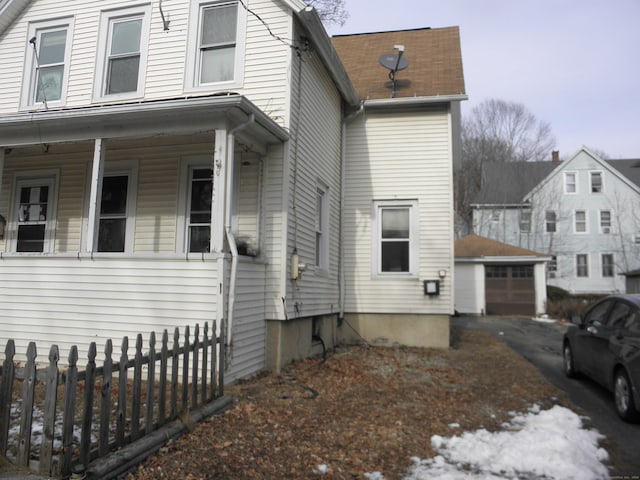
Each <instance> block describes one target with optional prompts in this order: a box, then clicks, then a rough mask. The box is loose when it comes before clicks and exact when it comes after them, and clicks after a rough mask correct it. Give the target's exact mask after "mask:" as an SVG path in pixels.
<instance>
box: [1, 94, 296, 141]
mask: <svg viewBox="0 0 640 480" xmlns="http://www.w3.org/2000/svg"><path fill="white" fill-rule="evenodd" d="M251 114H253V115H254V116H255V122H254V123H253V124H252V125H251V126H250V128H248V129H247V132H246V133H247V135H252V136H253V137H254V138H255V139H256V140H259V141H261V142H262V143H263V144H265V145H266V144H274V143H280V142H284V141H286V140H287V139H288V138H289V134H288V133H287V132H286V131H285V130H284V129H283V128H282V127H280V126H279V125H278V124H277V123H276V122H274V121H273V120H272V119H271V118H270V117H268V116H267V115H266V114H265V113H264V112H263V111H262V110H260V109H259V108H258V107H256V106H255V105H254V104H253V103H252V102H251V101H249V100H247V98H246V97H244V96H241V95H230V96H216V97H192V98H184V99H174V100H164V101H153V102H142V103H132V104H118V105H103V106H97V107H87V108H78V109H68V110H49V111H39V112H30V113H19V114H15V115H5V116H2V117H0V146H1V147H17V146H25V145H35V144H41V143H57V142H64V141H81V140H89V139H94V138H126V137H137V136H147V135H156V134H172V133H176V134H177V133H197V132H205V131H211V130H214V129H216V128H227V127H229V126H231V127H233V126H234V125H235V124H238V123H242V122H243V121H245V120H246V119H247V117H249V116H250V115H251Z"/></svg>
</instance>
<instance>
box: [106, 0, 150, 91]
mask: <svg viewBox="0 0 640 480" xmlns="http://www.w3.org/2000/svg"><path fill="white" fill-rule="evenodd" d="M150 17H151V11H150V7H149V6H148V5H146V6H144V5H143V6H140V7H132V8H126V9H120V10H109V11H105V12H102V16H101V20H100V36H99V39H98V42H99V53H98V61H99V63H98V67H97V68H96V86H95V91H94V97H96V99H103V98H106V99H108V98H113V99H119V98H136V97H141V96H143V95H144V77H145V73H146V59H147V39H148V38H149V22H150Z"/></svg>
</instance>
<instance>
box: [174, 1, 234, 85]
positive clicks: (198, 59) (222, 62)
mask: <svg viewBox="0 0 640 480" xmlns="http://www.w3.org/2000/svg"><path fill="white" fill-rule="evenodd" d="M245 26H246V11H245V9H244V8H241V7H240V4H239V2H238V1H237V0H227V1H208V2H207V1H202V0H192V2H191V20H190V23H189V35H190V37H189V47H188V51H187V62H186V66H187V70H186V85H185V89H186V90H194V89H196V90H198V89H203V88H210V87H211V86H215V85H218V84H220V85H224V86H239V85H241V83H242V77H243V72H244V37H245V36H246V32H245Z"/></svg>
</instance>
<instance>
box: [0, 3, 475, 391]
mask: <svg viewBox="0 0 640 480" xmlns="http://www.w3.org/2000/svg"><path fill="white" fill-rule="evenodd" d="M0 9H1V10H0V11H2V16H1V19H0V62H1V64H2V65H3V68H2V69H1V70H0V216H1V218H0V226H1V227H2V229H1V230H2V231H1V232H0V236H1V238H0V304H2V309H0V343H1V342H3V341H5V340H6V339H8V338H13V339H14V340H15V342H16V349H17V350H18V351H19V352H23V351H26V345H27V343H28V342H29V341H33V340H35V341H36V342H37V344H38V348H39V349H40V350H41V351H45V349H48V346H49V345H51V344H57V345H58V346H59V347H60V350H61V357H62V358H66V355H65V351H68V349H69V348H70V347H71V346H72V345H77V346H78V347H79V351H80V355H81V356H82V355H84V353H85V352H86V350H87V348H88V346H89V343H90V342H92V341H95V342H97V344H98V346H100V345H104V343H105V342H106V340H107V339H115V340H116V341H118V340H119V339H120V338H121V337H123V336H125V335H128V336H133V335H135V334H137V333H141V334H143V335H144V336H148V335H150V333H151V332H156V333H158V334H159V333H161V332H162V330H164V329H169V330H170V331H172V330H173V329H174V328H175V327H180V329H181V330H182V329H183V327H184V326H186V325H190V326H193V325H194V324H200V325H202V324H203V323H204V322H211V321H213V320H216V321H217V322H218V324H219V322H221V321H222V320H224V321H225V322H226V323H227V324H228V326H229V329H228V336H227V338H226V343H227V346H228V351H229V352H230V353H229V365H228V367H229V371H228V372H227V376H226V378H227V379H228V380H230V381H232V380H234V379H236V378H240V377H244V376H248V375H251V374H254V373H256V372H258V371H260V370H263V369H265V368H273V369H278V368H280V367H281V366H282V365H284V364H286V363H287V362H289V361H291V360H293V359H296V358H301V357H305V356H309V355H314V354H318V353H321V352H322V350H323V348H326V347H330V346H332V345H334V344H335V343H337V342H339V341H342V340H348V339H349V336H350V335H353V331H354V330H355V331H357V332H358V334H359V335H361V336H365V337H369V338H374V339H386V340H387V341H388V343H403V342H405V341H406V339H410V338H411V331H412V329H413V328H414V327H415V325H416V324H417V322H421V323H420V328H421V331H423V332H424V334H423V335H422V336H421V337H420V338H421V339H420V342H421V343H422V344H424V345H447V344H448V316H449V315H450V314H451V313H452V312H453V299H452V288H451V285H452V283H451V282H452V275H453V268H452V266H453V248H452V245H453V242H452V238H453V236H452V232H453V228H452V200H451V199H452V182H451V165H452V161H453V156H454V155H455V145H456V141H455V138H456V137H457V136H458V134H459V131H458V126H459V102H460V101H462V100H464V99H466V95H465V93H464V82H463V77H462V62H461V57H460V46H459V37H458V30H457V28H450V29H442V31H439V30H440V29H434V30H433V31H430V30H427V29H425V30H424V31H422V32H418V33H416V34H407V35H408V36H407V38H405V37H404V36H403V35H404V34H402V33H397V34H395V35H396V36H398V38H394V37H393V36H390V37H386V38H382V37H384V35H381V38H382V39H381V40H380V42H381V43H380V45H379V47H380V48H382V46H383V45H384V48H385V49H384V50H382V51H380V53H381V54H382V53H385V52H386V51H387V50H388V49H391V50H392V51H393V48H394V45H396V44H398V43H399V42H401V41H405V42H406V43H407V45H408V48H407V53H406V56H407V58H409V59H410V61H411V64H410V66H409V68H407V69H406V71H405V72H402V73H403V75H406V76H405V77H404V79H405V80H407V79H410V80H412V81H413V82H415V83H416V85H417V84H418V83H419V79H420V78H421V74H419V72H420V70H419V69H422V68H424V65H422V63H424V59H422V60H420V57H421V52H422V51H423V50H421V48H420V45H419V44H416V45H415V46H414V45H413V44H411V38H409V37H412V36H413V35H415V36H417V37H420V38H421V40H420V41H421V42H423V43H424V42H425V41H427V42H431V43H429V44H430V45H432V46H431V48H430V49H429V50H426V51H428V52H429V53H431V54H433V53H437V52H439V51H440V50H443V52H444V56H445V57H450V65H449V66H450V67H452V68H451V69H449V70H448V72H449V73H447V75H446V76H445V81H444V83H445V84H447V83H451V87H452V90H451V94H447V93H446V90H443V89H442V88H441V87H438V88H437V89H436V88H432V89H429V88H412V89H411V90H403V91H402V93H401V94H398V95H397V96H396V98H392V91H391V90H390V89H389V88H388V87H386V86H385V85H384V84H385V82H386V79H387V75H388V72H387V71H386V70H385V69H384V68H382V67H380V66H379V65H378V63H377V56H376V57H375V58H374V59H373V60H371V59H369V60H368V62H369V63H368V64H367V69H369V68H370V69H372V70H373V69H377V70H376V71H375V76H376V84H377V85H378V86H379V87H380V92H379V93H378V94H377V95H376V96H372V95H369V94H368V92H366V91H360V90H359V89H357V88H356V87H355V86H354V85H355V82H356V79H357V75H355V74H354V72H353V71H352V70H351V67H350V65H351V63H350V62H349V59H348V58H346V57H345V58H343V60H342V61H341V58H340V56H339V53H340V55H343V52H340V46H339V41H338V42H336V43H335V44H334V43H332V41H331V39H330V38H329V37H328V36H327V34H326V31H325V30H324V27H323V26H322V23H321V21H320V18H319V17H318V15H317V13H316V11H315V10H314V9H313V8H311V7H308V6H307V5H306V4H305V3H304V2H302V1H300V0H251V1H250V2H247V1H246V0H245V1H236V0H230V1H218V0H189V1H181V2H164V3H163V2H158V1H155V0H154V1H146V2H145V1H142V2H128V1H124V0H108V1H104V0H101V1H98V0H88V1H82V2H80V1H75V0H74V1H68V2H57V1H54V0H4V1H2V2H1V3H0ZM444 36H446V38H447V43H446V48H443V47H439V45H442V44H441V43H438V42H439V41H440V40H442V39H443V38H444ZM343 62H344V63H343ZM414 65H415V66H414ZM428 66H429V68H435V69H436V70H438V69H442V70H443V71H444V70H445V67H443V66H442V62H440V63H437V64H429V65H428ZM412 68H413V69H414V70H412ZM412 72H413V73H412ZM352 75H353V77H352ZM443 92H444V93H443ZM418 137H419V139H418V140H416V139H417V138H418ZM412 142H415V144H412ZM407 146H408V147H410V148H411V150H412V151H413V150H415V153H412V152H407V150H406V149H407ZM418 147H419V149H418ZM391 165H393V167H392V168H390V166H391ZM347 179H348V180H347ZM430 179H432V180H430ZM423 180H426V182H427V183H424V182H423ZM429 182H430V183H429ZM365 223H367V225H365ZM383 225H384V226H385V228H383ZM354 227H359V228H355V229H354ZM372 228H373V229H372ZM435 280H437V281H439V290H438V295H433V294H432V292H430V294H429V295H427V294H426V293H425V291H426V290H425V288H426V287H425V281H429V282H431V283H429V285H431V286H433V285H435V284H434V283H433V281H435ZM429 288H432V287H429ZM402 295H405V296H406V297H404V298H403V297H402ZM408 298H411V302H412V303H408V302H407V299H408ZM367 315H370V316H368V317H367ZM394 315H402V318H399V317H396V316H394ZM369 319H373V320H369ZM434 325H435V327H434ZM345 332H351V333H349V334H348V335H347V334H346V333H345ZM407 343H408V342H407ZM99 348H100V347H99Z"/></svg>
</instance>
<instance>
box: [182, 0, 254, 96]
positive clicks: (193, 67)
mask: <svg viewBox="0 0 640 480" xmlns="http://www.w3.org/2000/svg"><path fill="white" fill-rule="evenodd" d="M232 3H236V4H237V8H238V23H237V26H236V52H235V53H236V55H235V63H234V74H233V80H229V81H225V82H215V83H207V84H204V85H201V84H200V81H199V76H200V75H199V69H200V60H199V55H198V45H199V41H200V40H199V38H200V22H201V18H202V10H203V8H205V7H209V6H212V5H216V4H219V5H224V4H232ZM187 30H188V32H189V33H188V38H187V52H186V53H187V56H186V61H185V78H184V91H185V92H202V91H208V90H212V89H228V88H241V87H242V86H243V85H244V59H245V46H246V37H247V11H246V10H245V9H244V8H243V7H242V5H241V4H240V2H239V1H237V0H216V1H205V0H191V7H190V10H189V26H188V29H187Z"/></svg>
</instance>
